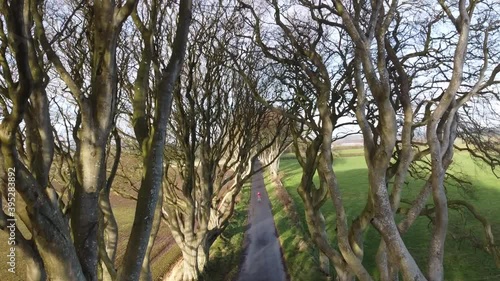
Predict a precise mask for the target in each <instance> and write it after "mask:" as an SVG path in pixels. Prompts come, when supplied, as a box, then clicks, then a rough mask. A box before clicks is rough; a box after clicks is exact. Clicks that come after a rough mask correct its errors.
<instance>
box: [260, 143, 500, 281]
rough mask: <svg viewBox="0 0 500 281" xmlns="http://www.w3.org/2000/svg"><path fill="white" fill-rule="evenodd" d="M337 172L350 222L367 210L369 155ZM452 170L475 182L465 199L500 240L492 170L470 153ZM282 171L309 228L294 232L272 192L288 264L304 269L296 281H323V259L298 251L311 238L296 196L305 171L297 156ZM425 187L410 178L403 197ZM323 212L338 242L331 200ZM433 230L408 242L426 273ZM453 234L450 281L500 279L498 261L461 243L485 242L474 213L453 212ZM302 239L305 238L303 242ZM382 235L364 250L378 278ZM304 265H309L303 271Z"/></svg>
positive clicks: (420, 225)
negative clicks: (377, 257) (319, 261)
mask: <svg viewBox="0 0 500 281" xmlns="http://www.w3.org/2000/svg"><path fill="white" fill-rule="evenodd" d="M359 152H360V153H359V154H358V155H360V154H362V153H361V151H359ZM349 154H351V155H352V154H356V151H354V150H353V151H349ZM344 155H345V154H344ZM334 167H335V171H336V173H337V176H338V180H339V183H340V186H341V191H342V196H343V199H344V203H345V208H346V211H347V213H348V215H349V220H350V221H352V220H353V219H354V218H355V217H356V216H357V215H358V214H359V213H360V212H361V210H362V209H363V207H364V204H365V201H366V197H367V188H368V185H367V184H368V173H367V172H368V171H367V168H366V163H365V160H364V157H363V156H342V154H341V155H340V157H337V158H336V159H335V163H334ZM451 169H452V171H453V173H455V174H460V173H462V174H464V175H465V176H466V178H467V179H468V180H469V181H471V182H472V183H473V186H474V192H473V194H474V198H473V199H471V198H469V197H465V198H467V200H468V201H469V202H471V203H472V204H474V205H475V206H476V207H477V209H478V210H479V211H480V212H481V214H482V215H484V216H486V218H487V219H488V220H489V221H490V223H491V224H492V225H493V232H494V234H495V236H496V238H497V239H500V216H499V214H500V207H499V206H500V184H499V183H500V181H499V180H498V179H497V178H496V177H494V176H493V174H492V173H491V171H490V170H488V168H487V167H481V166H478V165H477V164H476V163H475V162H474V161H473V160H471V159H470V157H469V156H468V155H466V154H456V156H455V160H454V164H453V166H452V168H451ZM280 170H281V172H283V173H284V177H283V179H282V182H283V184H284V186H285V188H286V190H287V191H288V193H289V194H290V196H291V198H292V199H293V203H294V205H295V207H296V209H297V212H298V214H299V218H300V219H299V220H300V223H299V225H302V227H303V229H304V231H302V233H301V232H298V231H297V230H293V229H292V228H291V227H290V224H292V222H291V221H292V220H290V219H289V218H286V214H285V213H284V211H283V208H281V209H280V205H279V204H280V202H279V200H278V199H277V197H276V195H275V193H274V192H272V191H270V196H271V197H272V198H271V199H272V200H273V204H276V206H274V207H273V210H274V214H275V220H276V225H277V227H278V231H279V233H280V240H281V242H282V245H283V248H284V251H285V257H286V259H287V267H288V268H289V269H290V268H292V269H294V268H295V269H297V267H299V268H300V270H291V271H290V270H289V271H290V274H291V277H292V280H294V281H295V280H304V281H306V280H310V281H314V280H322V278H321V277H320V276H318V273H317V261H316V260H317V259H316V258H315V257H316V256H317V253H316V252H314V251H311V250H308V251H306V252H307V253H300V254H299V255H298V254H297V250H296V249H295V248H296V247H295V246H294V245H295V244H296V243H295V242H293V241H296V240H297V239H304V240H307V235H308V234H307V229H306V228H305V227H306V225H305V217H304V212H303V205H302V201H301V199H300V197H299V195H298V193H297V191H296V188H297V186H298V184H299V181H300V177H301V169H300V166H299V165H298V163H297V162H296V160H295V159H294V158H293V157H291V155H288V154H287V155H285V157H283V158H282V160H281V165H280ZM316 180H317V178H316ZM422 184H423V182H422V181H420V180H412V179H409V183H408V185H407V187H406V188H405V190H404V193H403V198H404V199H408V200H412V199H413V198H414V197H415V195H416V194H417V193H418V192H419V190H420V187H421V186H422ZM268 188H269V186H268ZM447 191H448V197H449V199H464V196H466V195H464V192H461V191H459V190H458V189H457V188H455V187H453V186H449V187H448V189H447ZM429 202H430V201H429ZM322 211H323V214H324V215H325V219H326V222H327V232H328V234H329V236H330V238H331V239H332V241H334V240H333V239H334V237H335V233H334V228H335V212H334V208H333V204H332V202H331V200H328V201H327V202H326V204H325V205H324V206H323V207H322ZM430 230H431V228H430V225H429V220H428V219H427V218H425V217H421V218H419V219H418V220H417V222H416V223H415V224H414V225H413V226H412V228H411V229H410V230H409V232H408V233H407V234H406V235H405V236H404V237H403V238H404V240H405V241H406V242H407V246H408V248H409V250H410V252H411V253H412V254H413V256H414V257H415V259H416V260H417V263H418V264H419V265H420V266H421V268H422V269H423V270H424V271H426V257H427V255H428V244H429V237H430ZM448 233H449V234H448V239H447V242H446V253H445V278H446V280H450V281H462V280H463V281H469V280H500V269H498V268H496V266H495V263H494V260H493V257H492V256H490V255H489V254H488V253H486V252H485V251H483V250H482V249H479V248H478V247H475V246H474V245H473V244H472V243H471V242H470V241H469V240H466V239H461V237H465V236H470V235H471V234H473V235H474V236H475V237H476V238H478V239H481V240H482V239H483V236H482V228H481V224H480V223H479V222H478V221H476V220H474V219H473V217H472V216H471V215H470V214H469V213H466V212H464V213H458V212H457V211H453V210H450V224H449V231H448ZM301 235H302V236H304V237H303V238H300V236H301ZM377 236H378V235H377V233H376V230H375V229H373V228H370V229H369V230H368V231H367V233H366V240H365V245H364V246H365V259H364V264H365V265H366V267H367V268H368V270H369V271H370V272H373V273H374V274H377V273H376V266H375V263H374V256H375V253H376V250H377V248H378V245H379V238H378V237H377ZM452 236H454V237H455V239H454V238H453V237H452ZM297 237H299V238H297ZM287 241H289V242H287ZM497 244H498V241H497ZM307 255H309V256H308V257H307ZM301 262H302V263H305V264H304V265H303V266H301Z"/></svg>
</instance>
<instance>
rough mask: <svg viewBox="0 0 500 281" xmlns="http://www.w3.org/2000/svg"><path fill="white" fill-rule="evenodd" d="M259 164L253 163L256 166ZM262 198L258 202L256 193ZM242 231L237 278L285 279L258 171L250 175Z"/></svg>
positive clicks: (240, 280) (258, 280) (241, 280)
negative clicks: (245, 223)
mask: <svg viewBox="0 0 500 281" xmlns="http://www.w3.org/2000/svg"><path fill="white" fill-rule="evenodd" d="M258 167H260V163H257V164H256V168H258ZM259 191H260V193H261V196H262V201H261V202H258V200H257V192H259ZM248 216H249V217H248V229H247V231H246V234H245V257H244V261H243V264H242V267H241V271H240V274H239V277H238V279H237V281H286V280H287V277H286V273H285V267H284V266H283V259H282V256H281V246H280V243H279V240H278V237H277V234H276V227H275V225H274V218H273V214H272V212H271V203H270V202H269V197H268V195H267V191H266V188H265V186H264V178H263V177H262V172H259V173H256V174H255V175H253V177H252V197H251V199H250V207H249V211H248Z"/></svg>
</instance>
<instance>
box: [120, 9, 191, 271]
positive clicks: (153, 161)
mask: <svg viewBox="0 0 500 281" xmlns="http://www.w3.org/2000/svg"><path fill="white" fill-rule="evenodd" d="M191 6H192V3H191V0H181V1H180V8H179V19H178V25H177V29H176V34H175V39H174V43H173V48H172V55H171V57H170V59H169V62H168V64H167V67H166V69H165V70H164V72H163V76H162V77H161V81H160V83H159V85H158V89H157V93H156V97H155V98H156V108H155V114H154V121H153V128H152V130H151V132H152V133H151V135H150V136H149V139H148V142H147V144H146V145H143V147H144V149H145V153H144V155H143V161H144V173H143V178H142V181H141V187H140V190H139V194H138V200H137V208H136V212H135V217H134V225H133V226H132V233H131V235H130V239H129V242H128V244H127V250H126V252H125V259H124V261H123V264H122V268H121V269H120V271H119V273H118V280H134V281H135V280H137V279H138V278H139V276H140V273H141V269H142V262H143V260H144V256H145V255H146V248H147V245H148V242H149V237H150V234H151V229H152V227H153V220H154V213H155V209H156V205H157V200H158V194H159V189H160V188H161V184H162V179H163V151H164V149H165V138H166V126H167V123H168V120H169V118H170V112H171V110H172V97H173V90H174V86H175V83H176V81H177V78H178V77H179V73H180V70H181V67H182V64H183V62H184V54H185V52H186V44H187V37H188V33H189V26H190V24H191V15H192V11H191Z"/></svg>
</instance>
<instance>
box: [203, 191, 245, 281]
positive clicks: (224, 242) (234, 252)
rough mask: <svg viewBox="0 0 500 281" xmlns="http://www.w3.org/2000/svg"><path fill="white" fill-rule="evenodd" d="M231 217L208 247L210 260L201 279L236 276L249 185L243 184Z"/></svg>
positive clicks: (215, 280) (210, 280) (216, 280)
mask: <svg viewBox="0 0 500 281" xmlns="http://www.w3.org/2000/svg"><path fill="white" fill-rule="evenodd" d="M240 196H241V197H240V202H239V203H237V204H236V206H235V209H234V214H233V217H232V218H231V219H230V222H229V225H228V226H227V228H226V229H225V230H224V232H223V233H222V235H221V236H219V238H217V240H216V241H215V243H214V244H213V245H212V248H211V249H210V260H209V262H208V264H207V270H206V272H205V273H204V274H203V276H202V278H201V280H205V281H231V280H235V279H236V277H237V276H238V273H239V269H240V264H241V261H242V256H243V251H244V249H243V241H244V237H245V229H246V225H247V218H248V205H249V201H250V185H245V186H244V187H243V188H242V191H241V193H240Z"/></svg>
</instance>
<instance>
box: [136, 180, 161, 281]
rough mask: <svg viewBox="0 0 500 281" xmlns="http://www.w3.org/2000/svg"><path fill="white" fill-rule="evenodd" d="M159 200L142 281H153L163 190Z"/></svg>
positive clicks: (145, 258) (143, 265)
mask: <svg viewBox="0 0 500 281" xmlns="http://www.w3.org/2000/svg"><path fill="white" fill-rule="evenodd" d="M159 192H160V194H159V198H160V199H159V200H158V203H157V204H156V209H155V214H154V219H153V228H152V229H151V234H150V235H149V241H148V246H147V248H146V255H145V256H144V261H143V262H142V270H141V275H140V277H139V280H140V281H151V280H153V272H152V271H151V250H152V249H153V246H154V243H155V240H156V236H157V234H158V230H159V229H160V223H161V208H162V206H163V200H162V199H161V198H163V189H162V188H160V191H159Z"/></svg>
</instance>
